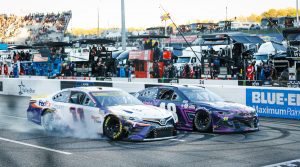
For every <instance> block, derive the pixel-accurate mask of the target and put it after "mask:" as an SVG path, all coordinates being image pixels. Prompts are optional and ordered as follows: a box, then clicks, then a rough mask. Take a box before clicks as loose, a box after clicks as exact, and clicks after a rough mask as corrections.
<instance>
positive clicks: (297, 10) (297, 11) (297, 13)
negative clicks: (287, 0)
mask: <svg viewBox="0 0 300 167" xmlns="http://www.w3.org/2000/svg"><path fill="white" fill-rule="evenodd" d="M298 3H299V2H298V0H296V15H297V16H296V17H297V27H299V8H298Z"/></svg>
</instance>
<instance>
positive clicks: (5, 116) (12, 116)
mask: <svg viewBox="0 0 300 167" xmlns="http://www.w3.org/2000/svg"><path fill="white" fill-rule="evenodd" d="M0 117H10V118H16V119H24V120H25V119H26V120H27V118H25V117H17V116H11V115H0Z"/></svg>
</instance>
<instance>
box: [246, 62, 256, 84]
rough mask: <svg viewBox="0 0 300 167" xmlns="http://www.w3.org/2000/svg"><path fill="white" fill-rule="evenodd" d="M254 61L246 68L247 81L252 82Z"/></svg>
mask: <svg viewBox="0 0 300 167" xmlns="http://www.w3.org/2000/svg"><path fill="white" fill-rule="evenodd" d="M254 66H255V61H254V62H252V63H251V64H250V65H249V66H248V67H247V80H254V74H255V67H254Z"/></svg>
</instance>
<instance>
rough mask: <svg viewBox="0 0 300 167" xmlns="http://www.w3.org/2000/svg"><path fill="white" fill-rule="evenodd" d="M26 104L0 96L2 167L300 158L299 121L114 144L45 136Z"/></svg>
mask: <svg viewBox="0 0 300 167" xmlns="http://www.w3.org/2000/svg"><path fill="white" fill-rule="evenodd" d="M28 102H29V98H24V97H16V96H2V95H0V166H1V167H6V166H7V167H10V166H12V167H19V166H22V167H23V166H30V167H32V166H38V167H42V166H47V167H51V166H64V167H68V166H70V167H74V166H76V167H80V166H83V167H89V166H109V167H111V166H139V167H142V166H222V167H223V166H239V167H240V166H264V165H270V164H275V163H280V162H284V161H290V160H294V159H299V158H300V121H298V120H283V119H267V118H264V119H261V120H260V124H261V130H260V131H259V132H253V133H245V134H202V133H195V132H179V135H178V137H177V138H176V139H172V140H165V141H155V142H141V143H133V142H113V141H109V140H108V139H106V138H99V139H80V138H76V137H66V136H58V135H54V134H47V133H45V132H44V131H43V129H42V128H41V127H39V126H37V125H35V124H33V123H30V122H28V121H27V120H26V109H27V106H28Z"/></svg>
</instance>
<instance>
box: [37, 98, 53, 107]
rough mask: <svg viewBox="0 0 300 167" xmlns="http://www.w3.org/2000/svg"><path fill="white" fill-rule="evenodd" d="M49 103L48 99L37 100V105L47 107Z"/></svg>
mask: <svg viewBox="0 0 300 167" xmlns="http://www.w3.org/2000/svg"><path fill="white" fill-rule="evenodd" d="M50 104H51V103H50V102H49V101H47V100H46V101H43V100H40V101H39V106H43V107H44V106H47V107H49V106H50Z"/></svg>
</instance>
